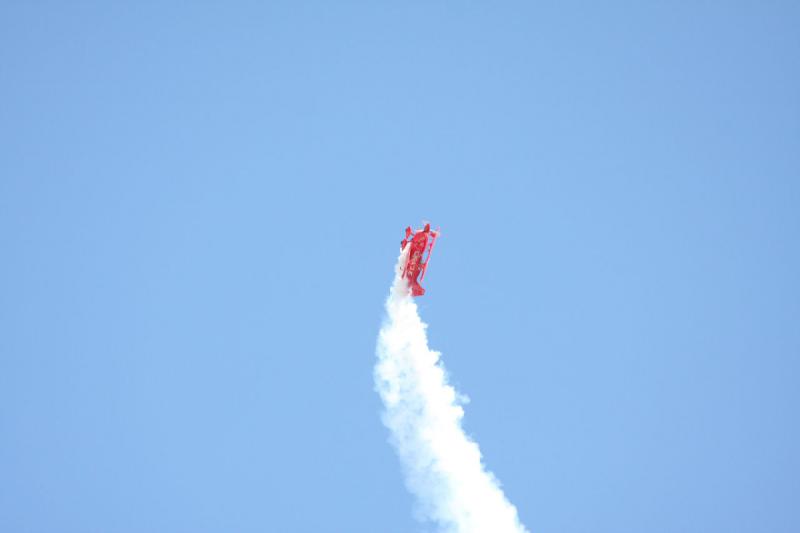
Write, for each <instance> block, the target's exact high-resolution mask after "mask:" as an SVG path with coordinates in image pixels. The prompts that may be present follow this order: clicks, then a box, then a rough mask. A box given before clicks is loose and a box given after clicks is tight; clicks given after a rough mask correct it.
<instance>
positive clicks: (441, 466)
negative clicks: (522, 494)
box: [375, 254, 527, 533]
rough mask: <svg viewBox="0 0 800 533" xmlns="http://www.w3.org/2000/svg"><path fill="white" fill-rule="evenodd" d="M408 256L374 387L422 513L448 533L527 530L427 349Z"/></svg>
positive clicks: (383, 334) (391, 302)
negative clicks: (410, 282)
mask: <svg viewBox="0 0 800 533" xmlns="http://www.w3.org/2000/svg"><path fill="white" fill-rule="evenodd" d="M405 256H406V254H401V255H400V259H399V260H398V266H397V267H396V272H395V279H394V284H393V286H392V289H391V292H390V294H389V298H388V299H387V300H386V320H385V322H384V324H383V326H382V327H381V331H380V335H379V337H378V347H377V355H378V362H377V364H376V366H375V386H376V389H377V391H378V393H379V394H380V396H381V399H382V400H383V404H384V408H385V410H384V413H383V421H384V424H386V426H387V427H388V428H389V430H390V431H391V438H390V441H391V443H392V445H393V446H394V447H395V449H396V450H397V454H398V455H399V457H400V460H401V462H402V464H403V467H404V470H405V477H406V485H407V487H408V489H409V490H410V491H411V493H413V494H414V495H415V497H416V499H417V502H418V506H419V509H418V510H419V514H420V518H421V519H422V520H430V521H433V522H436V523H437V524H438V525H439V528H440V531H442V532H446V533H527V529H525V526H523V525H522V524H521V523H520V521H519V518H518V517H517V510H516V508H515V507H514V506H513V505H512V504H511V503H509V501H508V500H507V499H506V498H505V495H504V494H503V491H502V490H501V489H500V484H499V482H498V480H497V479H496V478H495V477H494V475H493V474H492V473H491V472H488V471H487V470H486V469H485V467H484V465H483V463H482V461H481V452H480V449H479V448H478V445H477V444H476V443H475V442H474V441H473V440H471V439H470V438H469V437H468V436H467V435H466V434H465V433H464V430H463V428H462V427H461V419H462V417H463V416H464V410H463V409H462V403H464V402H463V397H461V396H459V394H458V393H457V392H456V390H455V389H454V388H453V387H452V386H451V385H449V384H448V380H447V374H446V372H445V369H444V365H443V364H442V362H441V361H440V359H439V356H440V354H439V353H438V352H435V351H433V350H431V349H430V348H428V339H427V336H426V334H425V329H426V327H427V326H426V325H425V324H424V323H423V322H422V320H421V319H420V317H419V314H418V312H417V305H416V304H415V303H414V300H413V298H411V296H409V294H408V287H407V284H406V281H405V279H403V278H402V277H401V275H400V270H401V265H402V264H403V261H404V259H405Z"/></svg>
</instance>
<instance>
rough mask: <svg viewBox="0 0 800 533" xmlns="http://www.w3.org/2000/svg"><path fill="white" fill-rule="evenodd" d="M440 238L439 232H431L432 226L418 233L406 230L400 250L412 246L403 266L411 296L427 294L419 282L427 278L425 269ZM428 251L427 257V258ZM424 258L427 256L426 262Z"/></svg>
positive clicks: (426, 226)
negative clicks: (437, 239) (437, 238)
mask: <svg viewBox="0 0 800 533" xmlns="http://www.w3.org/2000/svg"><path fill="white" fill-rule="evenodd" d="M438 236H439V230H431V225H430V224H425V229H421V230H418V231H411V226H409V227H407V228H406V238H405V239H403V241H402V242H401V243H400V248H401V249H402V250H405V249H406V245H410V246H411V249H410V250H409V252H408V259H407V260H406V264H405V265H404V266H403V273H402V276H403V277H404V278H406V279H407V280H408V286H409V287H410V288H411V296H422V295H423V294H425V289H423V288H422V287H421V286H420V284H419V282H420V281H422V279H423V278H424V277H425V269H426V268H428V261H430V259H431V252H433V245H434V244H435V243H436V237H438ZM426 250H427V252H428V254H427V256H425V251H426ZM423 256H425V258H424V261H423ZM417 278H419V280H417Z"/></svg>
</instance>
